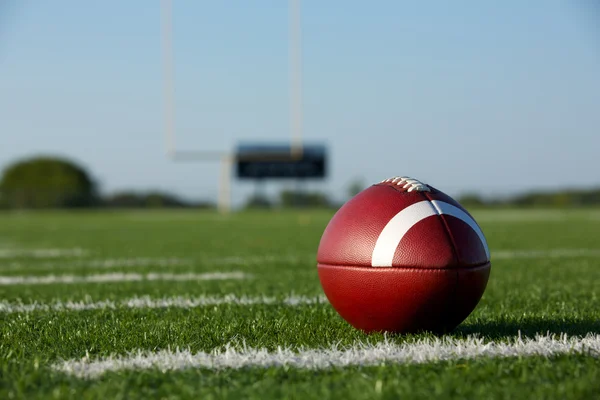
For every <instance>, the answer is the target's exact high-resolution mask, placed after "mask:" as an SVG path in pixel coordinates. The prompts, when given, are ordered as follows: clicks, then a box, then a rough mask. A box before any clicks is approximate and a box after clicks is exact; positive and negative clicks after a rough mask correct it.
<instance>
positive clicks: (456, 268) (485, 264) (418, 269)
mask: <svg viewBox="0 0 600 400" xmlns="http://www.w3.org/2000/svg"><path fill="white" fill-rule="evenodd" d="M487 265H491V262H490V261H485V262H483V263H481V264H475V265H466V266H460V267H442V268H433V267H403V266H400V267H373V266H370V265H347V264H329V263H323V262H318V261H317V267H318V266H326V267H341V268H369V269H373V270H386V269H405V270H415V271H445V272H450V271H460V270H471V269H477V268H482V267H485V266H487Z"/></svg>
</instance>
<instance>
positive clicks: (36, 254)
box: [0, 248, 87, 258]
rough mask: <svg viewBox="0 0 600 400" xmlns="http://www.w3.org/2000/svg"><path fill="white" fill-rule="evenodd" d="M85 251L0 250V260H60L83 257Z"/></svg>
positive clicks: (77, 249)
mask: <svg viewBox="0 0 600 400" xmlns="http://www.w3.org/2000/svg"><path fill="white" fill-rule="evenodd" d="M86 254H87V251H86V250H84V249H80V248H73V249H22V248H0V258H17V257H28V258H62V257H65V258H66V257H83V256H85V255H86Z"/></svg>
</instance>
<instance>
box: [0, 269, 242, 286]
mask: <svg viewBox="0 0 600 400" xmlns="http://www.w3.org/2000/svg"><path fill="white" fill-rule="evenodd" d="M251 277H252V275H250V274H246V273H243V272H237V271H234V272H207V273H201V274H197V273H186V274H158V273H148V274H123V273H114V274H96V275H44V276H1V275H0V286H6V285H48V284H55V283H65V284H72V283H105V282H138V281H211V280H227V279H249V278H251Z"/></svg>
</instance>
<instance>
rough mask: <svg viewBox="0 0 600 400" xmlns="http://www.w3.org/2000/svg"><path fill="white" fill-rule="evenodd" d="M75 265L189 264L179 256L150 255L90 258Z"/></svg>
mask: <svg viewBox="0 0 600 400" xmlns="http://www.w3.org/2000/svg"><path fill="white" fill-rule="evenodd" d="M76 265H77V266H79V265H80V266H86V267H89V268H114V267H175V266H182V265H191V261H190V260H186V259H181V258H152V257H132V258H109V259H104V260H102V259H100V260H90V261H89V262H86V263H78V264H76Z"/></svg>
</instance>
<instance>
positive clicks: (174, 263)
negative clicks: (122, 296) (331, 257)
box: [0, 254, 316, 271]
mask: <svg viewBox="0 0 600 400" xmlns="http://www.w3.org/2000/svg"><path fill="white" fill-rule="evenodd" d="M277 262H286V263H299V262H306V263H310V262H314V263H316V254H306V255H293V254H289V255H278V254H265V255H260V256H248V257H245V256H224V257H206V258H201V259H196V260H194V259H190V258H179V257H128V258H109V259H87V260H76V261H65V262H44V263H36V264H27V263H24V262H20V261H14V262H11V263H9V264H3V265H2V264H0V271H19V270H26V269H29V268H31V269H36V270H46V269H47V270H53V269H60V268H62V267H64V268H84V269H93V268H101V269H104V268H107V269H108V268H135V267H164V268H168V267H180V266H186V267H191V266H194V265H197V266H239V267H243V266H254V265H259V264H262V263H265V264H266V263H277Z"/></svg>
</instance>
